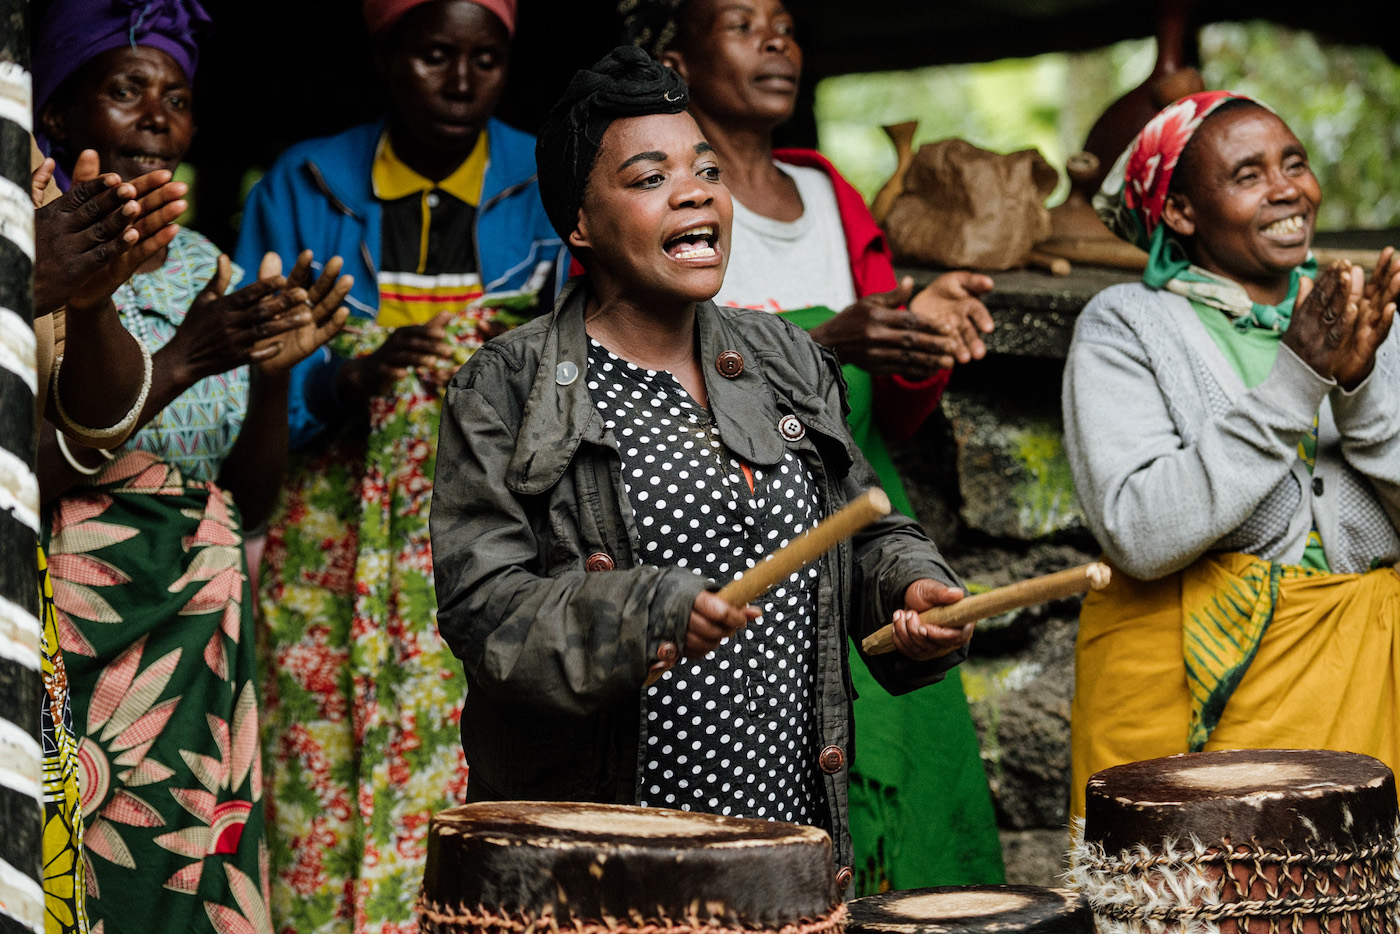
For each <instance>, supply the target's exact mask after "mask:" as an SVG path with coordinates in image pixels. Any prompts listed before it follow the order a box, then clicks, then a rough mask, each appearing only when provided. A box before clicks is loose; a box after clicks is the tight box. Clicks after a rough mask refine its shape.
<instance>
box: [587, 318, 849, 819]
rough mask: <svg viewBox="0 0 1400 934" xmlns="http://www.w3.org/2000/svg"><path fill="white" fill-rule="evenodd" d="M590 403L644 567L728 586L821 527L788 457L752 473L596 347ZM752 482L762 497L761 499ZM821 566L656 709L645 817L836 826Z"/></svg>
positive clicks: (668, 390) (775, 596) (691, 406)
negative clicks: (615, 454) (824, 778)
mask: <svg viewBox="0 0 1400 934" xmlns="http://www.w3.org/2000/svg"><path fill="white" fill-rule="evenodd" d="M588 390H589V393H590V395H591V397H592V398H593V401H594V404H596V405H597V406H598V410H599V412H601V413H602V416H603V421H604V424H606V426H607V427H608V429H609V430H610V431H611V432H612V433H613V437H614V438H615V439H616V441H617V444H618V447H619V449H620V452H621V455H622V479H623V484H624V486H625V488H626V491H627V498H628V500H629V501H630V502H631V505H632V512H633V514H634V516H635V518H636V523H637V528H638V531H639V533H640V536H641V547H642V554H643V560H645V561H646V562H647V563H649V564H653V565H658V566H677V567H684V568H693V569H694V570H695V571H696V572H697V573H699V574H702V575H704V576H706V577H709V578H713V579H714V580H717V581H729V580H733V579H734V578H735V577H738V576H739V575H740V574H741V573H743V572H744V571H745V570H747V569H748V568H751V567H753V566H754V565H755V564H757V563H758V561H759V560H761V559H762V557H763V556H764V555H765V554H767V553H768V552H770V551H774V550H776V549H778V548H781V547H782V546H783V545H785V544H786V543H787V542H788V541H789V540H790V539H792V538H793V537H795V536H796V535H797V534H798V533H799V532H801V531H802V530H803V529H806V528H808V527H809V526H811V525H813V524H815V523H816V521H817V520H818V519H819V518H820V517H821V512H820V503H819V502H818V492H817V489H816V487H815V485H814V484H813V482H812V478H811V476H810V474H809V472H808V470H807V468H806V466H805V465H804V464H803V462H802V460H801V459H800V458H799V457H798V456H797V455H796V454H794V453H792V452H789V453H788V454H787V456H786V457H785V458H784V459H783V461H782V462H781V463H779V464H777V465H775V466H774V467H771V468H758V467H753V468H749V467H747V466H746V465H744V464H743V463H741V462H740V461H739V459H738V458H736V457H735V456H734V455H733V454H732V453H731V452H730V451H729V449H728V448H726V447H725V446H724V443H723V441H722V440H721V439H720V436H719V429H718V427H717V426H716V425H715V423H714V421H713V419H712V418H711V417H710V413H709V412H708V411H707V410H705V409H704V408H702V407H700V406H699V405H697V404H696V403H695V401H694V400H692V399H691V398H690V396H689V394H687V393H686V391H685V389H684V388H683V387H682V386H681V384H680V383H679V382H678V381H677V380H676V378H675V377H674V376H672V375H671V374H670V373H667V372H664V371H654V370H646V369H643V368H641V367H639V366H636V365H635V364H632V363H629V362H627V361H626V360H623V359H621V358H620V357H617V356H615V355H613V354H612V353H610V352H609V351H608V350H607V349H606V348H604V347H602V346H601V345H600V344H598V343H597V342H596V341H593V340H590V341H589V352H588ZM750 477H751V478H752V488H750ZM817 576H818V571H817V568H816V566H815V565H814V566H812V567H809V568H806V569H804V570H802V571H800V572H799V573H797V574H794V575H793V576H792V577H790V578H789V579H788V580H787V581H785V582H784V583H783V584H782V585H781V586H779V587H776V588H774V589H773V590H771V591H769V592H768V593H767V594H765V595H764V596H763V597H762V598H761V600H762V602H761V604H760V607H761V609H762V610H763V615H762V616H761V617H760V618H759V619H758V620H756V621H755V622H753V623H750V624H749V625H748V626H747V627H746V628H744V629H741V630H740V631H739V632H738V633H737V634H736V635H735V636H734V637H732V638H730V639H727V640H725V641H724V642H722V643H720V646H719V648H718V649H716V650H715V651H714V652H712V653H711V654H710V655H709V656H708V657H706V658H704V659H701V660H699V661H688V660H685V659H682V660H681V661H680V663H679V664H677V665H676V666H675V667H674V668H672V669H671V670H670V671H668V672H667V673H666V675H665V676H664V677H663V678H661V679H660V680H659V681H658V682H657V683H656V684H655V685H653V686H652V687H651V688H650V689H648V693H647V698H646V709H647V713H646V717H647V723H646V734H647V745H646V754H645V755H644V756H643V761H642V769H641V802H640V803H641V804H643V805H647V806H651V807H669V808H680V809H682V810H694V811H706V812H709V813H714V814H729V815H734V816H739V817H757V818H767V819H770V820H782V821H789V822H792V823H798V824H816V823H820V822H823V821H824V820H825V814H824V812H825V807H824V805H822V804H820V803H819V802H820V801H822V800H823V799H822V796H821V794H820V786H819V778H820V776H819V773H818V771H817V768H816V759H817V746H818V743H817V735H816V731H817V715H816V672H817V657H816V628H817V627H816V618H817V617H816V608H817Z"/></svg>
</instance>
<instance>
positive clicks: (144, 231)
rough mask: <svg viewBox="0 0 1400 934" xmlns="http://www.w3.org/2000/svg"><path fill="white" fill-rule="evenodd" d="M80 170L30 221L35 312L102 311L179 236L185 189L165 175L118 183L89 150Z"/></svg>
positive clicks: (118, 179) (156, 174) (161, 172)
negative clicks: (99, 308) (64, 190)
mask: <svg viewBox="0 0 1400 934" xmlns="http://www.w3.org/2000/svg"><path fill="white" fill-rule="evenodd" d="M89 154H91V158H84V157H87V156H89ZM79 165H80V167H81V169H82V171H81V172H76V173H75V174H77V175H82V176H83V177H82V178H81V179H78V180H76V181H75V182H74V184H73V187H72V188H70V189H69V190H68V193H67V194H65V195H64V196H63V197H62V198H59V199H58V200H57V201H54V202H52V203H51V204H49V205H47V206H46V207H43V208H40V209H39V210H38V211H36V212H35V214H34V222H35V234H36V236H35V254H36V258H35V268H34V295H35V310H36V313H40V314H43V313H47V312H51V311H53V310H54V309H56V308H58V307H60V306H62V305H68V306H69V308H70V310H73V311H79V312H80V311H82V310H83V309H88V308H95V307H97V306H99V305H102V304H104V303H105V302H106V300H107V299H109V298H110V297H111V296H112V293H114V292H115V291H116V290H117V288H118V287H119V286H121V284H122V283H123V282H125V281H126V280H127V279H129V278H131V276H132V274H133V273H135V272H136V271H137V270H138V269H140V268H141V267H142V266H144V265H145V264H146V263H148V262H150V261H151V260H153V259H154V258H155V257H157V256H158V255H159V254H160V253H161V251H163V250H164V249H165V248H166V247H167V246H169V245H170V241H172V240H173V239H175V234H176V233H177V232H178V231H179V227H177V226H175V224H174V220H175V218H177V217H179V216H180V215H181V214H182V213H183V212H184V211H185V209H186V208H187V207H188V204H187V203H186V202H185V200H184V195H185V192H186V191H187V190H188V186H187V185H185V184H184V183H183V182H176V181H173V180H172V176H171V174H170V173H169V172H168V171H166V170H164V169H161V170H158V171H155V172H151V173H149V174H147V175H143V176H141V177H140V178H137V179H135V180H133V181H130V182H123V181H121V178H120V177H119V176H117V175H116V174H115V173H108V174H106V175H99V174H97V172H96V168H97V162H96V154H95V153H92V152H91V150H85V151H84V153H83V156H80V157H79Z"/></svg>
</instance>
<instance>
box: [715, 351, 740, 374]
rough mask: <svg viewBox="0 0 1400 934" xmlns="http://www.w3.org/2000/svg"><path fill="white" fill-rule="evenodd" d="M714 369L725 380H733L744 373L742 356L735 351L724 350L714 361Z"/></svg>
mask: <svg viewBox="0 0 1400 934" xmlns="http://www.w3.org/2000/svg"><path fill="white" fill-rule="evenodd" d="M715 369H716V370H719V375H720V376H723V377H724V378H725V379H733V378H734V377H736V376H738V375H739V374H740V373H742V372H744V355H743V354H741V353H739V351H737V350H726V351H724V352H723V353H721V354H720V355H719V357H717V358H716V359H715Z"/></svg>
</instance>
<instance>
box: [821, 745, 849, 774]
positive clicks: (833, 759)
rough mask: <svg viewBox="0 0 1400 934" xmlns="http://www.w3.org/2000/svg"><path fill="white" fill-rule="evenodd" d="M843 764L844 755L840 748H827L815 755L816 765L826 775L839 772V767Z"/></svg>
mask: <svg viewBox="0 0 1400 934" xmlns="http://www.w3.org/2000/svg"><path fill="white" fill-rule="evenodd" d="M845 764H846V754H845V753H844V752H842V751H841V747H840V746H827V747H825V748H823V749H822V751H821V752H820V753H819V754H818V755H817V765H820V766H821V767H822V771H823V772H825V773H826V774H828V775H832V774H835V773H836V772H839V771H841V766H843V765H845Z"/></svg>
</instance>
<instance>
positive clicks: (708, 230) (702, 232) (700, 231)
mask: <svg viewBox="0 0 1400 934" xmlns="http://www.w3.org/2000/svg"><path fill="white" fill-rule="evenodd" d="M714 232H715V229H714V228H713V227H711V226H710V225H709V224H704V225H702V226H700V227H692V228H690V229H689V230H687V231H685V232H684V233H682V234H679V235H678V236H680V237H708V236H711V235H713V234H714ZM672 239H676V238H674V237H673V238H672Z"/></svg>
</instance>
